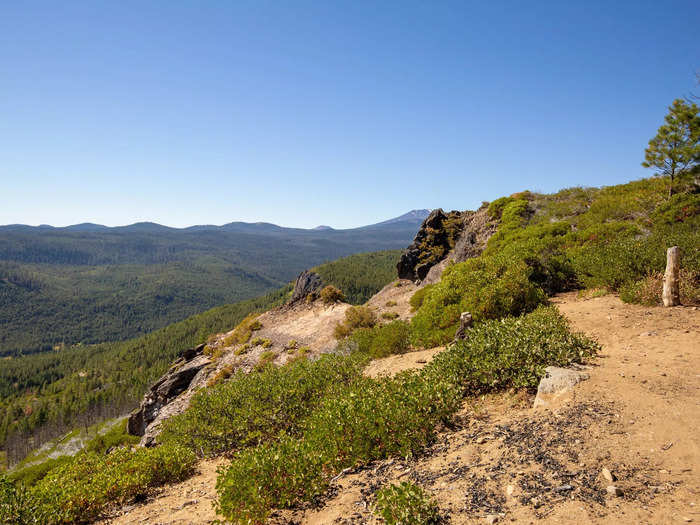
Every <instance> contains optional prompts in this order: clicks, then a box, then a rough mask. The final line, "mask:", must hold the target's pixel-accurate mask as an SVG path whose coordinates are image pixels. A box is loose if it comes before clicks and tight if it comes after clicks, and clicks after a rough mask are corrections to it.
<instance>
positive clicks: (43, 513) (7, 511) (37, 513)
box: [0, 474, 52, 525]
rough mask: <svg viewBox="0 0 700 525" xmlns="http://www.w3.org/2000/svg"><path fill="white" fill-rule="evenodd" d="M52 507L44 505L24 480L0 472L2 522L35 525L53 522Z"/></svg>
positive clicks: (0, 521)
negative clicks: (11, 478) (12, 478)
mask: <svg viewBox="0 0 700 525" xmlns="http://www.w3.org/2000/svg"><path fill="white" fill-rule="evenodd" d="M51 514H52V512H51V509H50V508H49V507H47V506H45V505H42V504H41V502H39V501H38V500H37V499H36V498H35V497H34V496H33V494H32V493H31V492H30V491H29V490H28V489H27V488H26V487H25V485H24V484H23V483H22V482H13V481H10V480H9V479H8V478H7V477H6V476H4V475H2V474H0V523H1V524H2V525H35V524H44V523H51Z"/></svg>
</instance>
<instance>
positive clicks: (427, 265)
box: [396, 205, 498, 284]
mask: <svg viewBox="0 0 700 525" xmlns="http://www.w3.org/2000/svg"><path fill="white" fill-rule="evenodd" d="M497 226H498V225H497V223H496V221H494V220H492V219H491V218H490V217H489V215H488V213H487V206H486V205H483V206H482V207H481V208H479V209H478V210H477V211H463V212H459V211H451V212H449V213H445V212H444V211H443V210H442V209H437V210H433V211H432V212H431V214H430V215H429V216H428V217H427V218H426V219H425V221H423V224H422V225H421V227H420V230H418V233H417V234H416V237H415V239H414V240H413V243H412V244H411V245H410V246H409V247H408V248H407V249H406V251H405V252H404V253H403V254H402V255H401V259H400V260H399V263H398V264H397V266H396V269H397V271H398V275H399V278H400V279H410V280H412V281H421V282H423V283H424V284H429V283H434V282H437V281H439V280H440V276H441V275H442V271H443V270H444V268H445V266H446V265H447V263H448V262H463V261H466V260H467V259H470V258H472V257H476V256H478V255H480V254H481V252H482V251H484V248H485V247H486V243H487V241H488V240H489V238H490V237H491V236H492V235H493V234H494V233H495V232H496V229H497Z"/></svg>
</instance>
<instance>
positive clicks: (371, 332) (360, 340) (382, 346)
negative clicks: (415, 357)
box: [340, 321, 411, 359]
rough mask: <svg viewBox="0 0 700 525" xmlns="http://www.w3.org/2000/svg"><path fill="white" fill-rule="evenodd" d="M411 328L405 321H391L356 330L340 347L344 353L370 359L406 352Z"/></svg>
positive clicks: (409, 344) (408, 347)
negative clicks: (353, 353)
mask: <svg viewBox="0 0 700 525" xmlns="http://www.w3.org/2000/svg"><path fill="white" fill-rule="evenodd" d="M410 334H411V328H410V325H409V324H408V323H407V322H406V321H393V322H391V323H387V324H383V325H377V326H374V327H372V328H358V329H356V330H355V331H354V332H353V333H352V335H350V337H348V339H346V340H345V341H344V342H343V343H342V344H341V345H340V349H341V350H342V351H344V352H345V353H351V352H357V353H360V354H362V355H366V356H368V357H369V358H371V359H379V358H381V357H387V356H390V355H394V354H403V353H405V352H408V351H409V349H410V347H411V341H410Z"/></svg>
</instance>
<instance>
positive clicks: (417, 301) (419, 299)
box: [408, 284, 435, 312]
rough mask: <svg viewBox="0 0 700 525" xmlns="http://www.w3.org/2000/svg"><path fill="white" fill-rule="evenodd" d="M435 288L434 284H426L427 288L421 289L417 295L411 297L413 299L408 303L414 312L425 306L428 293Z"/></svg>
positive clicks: (416, 292)
mask: <svg viewBox="0 0 700 525" xmlns="http://www.w3.org/2000/svg"><path fill="white" fill-rule="evenodd" d="M434 287H435V285H434V284H426V285H425V286H423V288H419V289H418V290H416V291H415V293H414V294H413V295H412V296H411V298H410V299H409V301H408V303H409V304H410V305H411V310H412V311H414V312H415V311H416V310H418V309H419V308H420V307H421V306H422V305H423V301H425V296H426V295H428V293H430V290H432V289H433V288H434Z"/></svg>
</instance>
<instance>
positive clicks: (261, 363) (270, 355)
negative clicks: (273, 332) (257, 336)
mask: <svg viewBox="0 0 700 525" xmlns="http://www.w3.org/2000/svg"><path fill="white" fill-rule="evenodd" d="M263 348H267V347H266V346H265V344H263ZM276 358H277V354H276V353H274V352H273V351H271V350H268V351H266V352H263V353H262V354H260V358H259V359H258V362H257V364H256V365H255V370H257V371H260V370H262V369H263V368H265V367H267V365H270V364H272V362H273V361H274V360H275V359H276Z"/></svg>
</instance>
